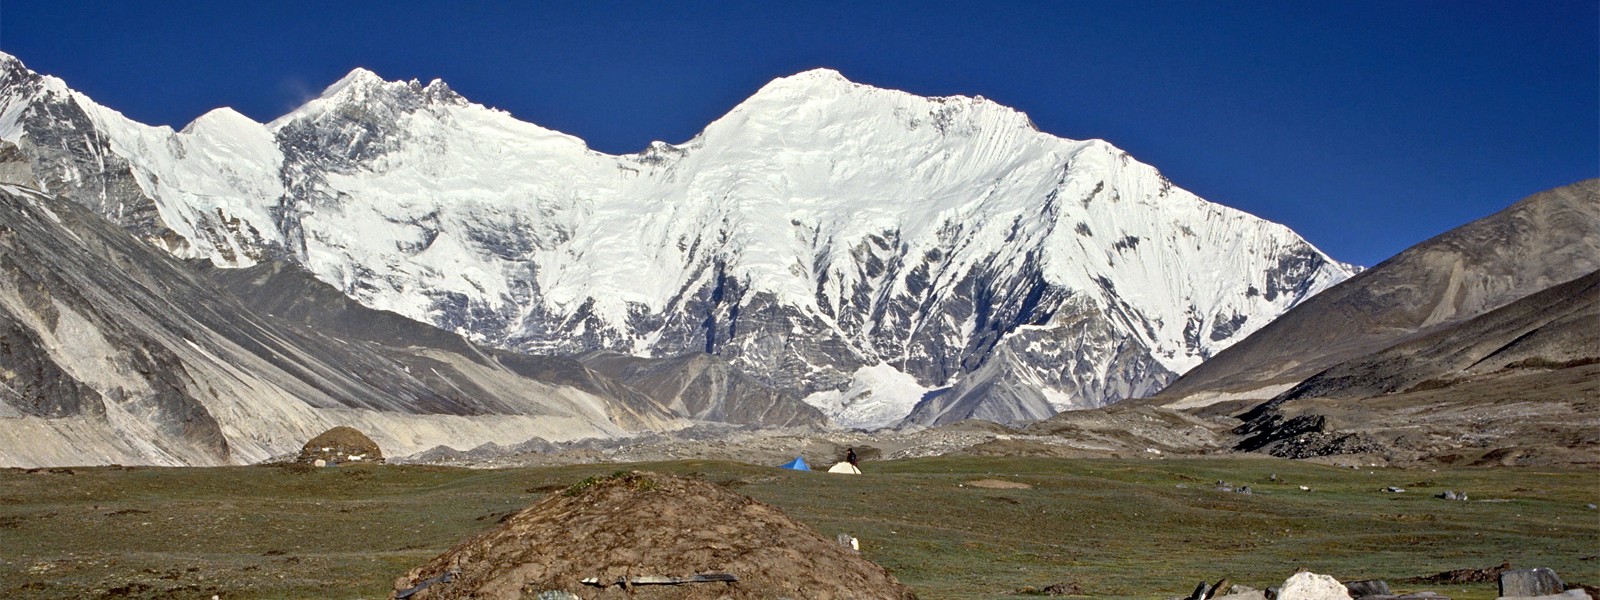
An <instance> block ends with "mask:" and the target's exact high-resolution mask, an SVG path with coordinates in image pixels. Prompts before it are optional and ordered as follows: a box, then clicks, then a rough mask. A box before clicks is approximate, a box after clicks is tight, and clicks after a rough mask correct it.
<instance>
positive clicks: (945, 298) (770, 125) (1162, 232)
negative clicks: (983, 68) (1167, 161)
mask: <svg viewBox="0 0 1600 600" xmlns="http://www.w3.org/2000/svg"><path fill="white" fill-rule="evenodd" d="M8 58H9V57H8ZM13 62H14V60H13ZM17 69H21V70H22V72H25V73H27V74H28V75H29V76H31V78H30V77H29V76H21V75H17V74H15V73H12V74H8V75H7V81H8V82H11V81H17V82H18V83H8V85H7V87H6V89H5V92H4V93H3V94H0V114H3V115H5V121H4V122H0V139H5V140H8V141H12V142H15V143H17V144H18V145H19V147H20V148H21V149H22V150H23V151H24V152H25V153H26V154H27V155H28V156H29V158H30V160H31V164H32V167H33V169H34V171H35V175H36V176H37V178H38V180H39V181H40V182H41V183H42V184H43V185H44V186H46V187H48V188H49V189H50V191H52V192H56V193H60V194H63V195H64V196H66V197H69V198H71V199H74V200H76V201H78V202H80V203H83V204H85V205H87V206H89V207H90V208H92V209H93V210H95V211H97V212H99V213H100V214H102V215H105V216H107V217H109V218H111V219H112V220H114V221H116V222H118V223H119V224H122V225H123V226H125V227H128V228H129V229H130V230H132V231H133V232H134V233H135V234H136V235H138V236H140V237H142V238H144V239H146V240H148V241H150V242H152V243H154V244H156V245H158V246H160V247H161V248H163V249H165V250H167V251H169V252H171V253H173V254H175V255H177V256H180V257H184V258H200V259H209V260H211V261H213V262H216V263H218V264H220V265H227V266H248V265H251V264H254V263H256V262H259V261H263V260H268V259H283V260H289V261H292V262H296V263H299V264H301V265H303V266H304V267H305V268H307V269H308V270H310V271H311V272H312V273H314V274H315V275H316V276H317V277H318V278H320V279H322V280H323V281H326V282H328V283H330V284H332V285H333V286H335V287H336V288H338V289H340V290H342V291H343V292H344V293H346V294H348V295H349V296H351V297H352V298H355V299H356V300H358V301H360V302H361V303H363V304H366V305H368V306H371V307H374V308H379V309H385V310H393V311H395V312H398V313H401V314H403V315H406V316H408V317H411V318H414V319H417V320H420V321H423V322H427V323H431V324H434V325H437V326H439V327H441V328H444V329H447V330H450V331H454V332H458V333H461V334H463V335H465V336H467V337H469V338H471V339H472V340H474V341H477V342H483V343H487V344H492V345H495V346H499V347H502V348H508V349H514V350H519V351H525V352H542V353H579V352H587V351H594V350H611V351H618V352H622V353H625V354H632V355H637V356H678V355H682V354H684V353H686V352H706V353H711V354H716V355H720V356H721V357H723V358H724V359H726V360H728V361H729V362H730V363H731V364H732V365H733V366H734V367H735V368H737V369H739V370H740V371H742V372H743V373H745V374H747V375H749V376H751V377H754V378H755V379H756V380H757V381H759V382H761V383H762V384H764V385H767V386H771V387H773V388H776V389H777V390H779V391H782V392H784V393H788V394H794V395H799V396H805V397H807V398H808V402H811V403H812V404H814V405H816V406H818V407H820V408H822V409H823V410H824V411H825V412H828V413H829V415H830V416H831V417H832V418H833V420H834V422H835V423H836V424H840V425H845V426H857V427H877V426H883V425H890V424H895V423H897V422H902V420H903V419H906V417H908V416H909V417H911V418H910V419H909V420H905V421H904V422H905V423H907V424H933V423H942V422H947V421H951V420H959V419H963V418H968V417H972V416H989V417H992V418H996V419H1001V420H1016V419H1024V418H1035V417H1037V416H1044V415H1048V414H1049V413H1051V412H1054V411H1057V410H1062V409H1067V408H1075V407H1090V406H1098V405H1102V404H1105V403H1108V402H1113V401H1116V400H1120V399H1123V398H1127V397H1131V396H1139V395H1145V394H1148V393H1151V392H1154V391H1155V390H1157V389H1159V388H1161V387H1162V386H1164V385H1166V384H1167V383H1168V382H1170V381H1171V380H1172V379H1174V378H1175V377H1176V376H1177V374H1179V373H1182V372H1184V371H1186V370H1188V369H1189V368H1191V367H1193V366H1194V365H1196V364H1198V363H1199V362H1200V361H1202V360H1204V359H1205V358H1207V357H1209V356H1211V355H1213V354H1215V353H1217V352H1219V351H1221V350H1222V349H1224V348H1226V347H1228V346H1229V345H1230V344H1232V343H1233V342H1234V341H1235V340H1238V339H1241V338H1242V337H1243V336H1245V335H1247V334H1249V333H1250V332H1252V331H1254V330H1255V329H1257V328H1259V327H1261V326H1262V325H1264V324H1266V323H1267V322H1268V321H1270V320H1272V319H1273V318H1274V317H1276V316H1277V315H1278V314H1281V313H1282V312H1283V311H1285V310H1287V309H1288V308H1290V307H1292V306H1294V305H1296V304H1298V303H1299V302H1301V301H1302V300H1305V299H1306V298H1308V297H1310V296H1311V295H1313V294H1315V293H1317V292H1318V291H1321V290H1322V289H1325V288H1327V287H1328V286H1331V285H1333V284H1335V283H1337V282H1339V281H1342V280H1343V279H1345V278H1347V277H1349V276H1350V275H1351V274H1352V269H1351V268H1350V267H1348V266H1346V265H1342V264H1340V263H1337V262H1335V261H1333V260H1331V259H1329V258H1328V257H1327V256H1326V255H1324V254H1323V253H1321V252H1320V251H1318V250H1317V249H1316V248H1313V247H1312V246H1311V245H1310V244H1308V243H1306V241H1305V240H1303V239H1301V238H1300V237H1299V236H1297V235H1295V234H1294V233H1293V232H1292V231H1290V230H1288V229H1287V228H1285V227H1283V226H1281V225H1277V224H1274V223H1269V222H1266V221H1263V220H1261V219H1258V218H1255V217H1253V216H1250V215H1247V214H1245V213H1242V212H1239V211H1236V210H1232V209H1229V208H1226V207H1223V206H1219V205H1216V204H1212V203H1209V202H1206V201H1204V200H1201V199H1200V198H1198V197H1196V196H1194V195H1193V194H1191V193H1189V192H1187V191H1185V190H1183V189H1182V188H1179V187H1177V186H1175V185H1174V184H1173V183H1172V182H1171V181H1169V180H1167V179H1166V178H1165V177H1163V176H1162V175H1161V174H1160V173H1159V172H1157V171H1156V169H1154V168H1152V167H1150V166H1149V165H1145V164H1143V163H1140V162H1138V161H1137V160H1134V159H1133V158H1132V157H1131V156H1129V155H1128V154H1127V153H1125V152H1123V151H1121V150H1119V149H1117V148H1116V147H1114V146H1112V145H1110V144H1108V143H1106V142H1103V141H1099V140H1089V141H1075V140H1068V139H1062V138H1058V137H1055V136H1052V135H1049V134H1046V133H1043V132H1040V131H1038V130H1037V129H1036V128H1035V127H1034V126H1033V124H1032V123H1031V122H1030V121H1029V120H1028V118H1027V116H1026V115H1024V114H1022V113H1020V112H1018V111H1015V110H1012V109H1009V108H1006V107H1003V106H1000V105H998V104H995V103H993V102H990V101H988V100H984V99H981V98H967V97H960V96H956V97H944V98H927V97H921V96H916V95H913V94H909V93H905V92H899V91H894V90H885V89H879V88H874V87H871V86H866V85H861V84H856V83H851V82H849V81H848V80H846V79H845V78H844V77H843V76H842V75H840V74H839V73H837V72H834V71H829V70H825V69H824V70H813V71H808V72H805V73H801V74H798V75H794V76H790V77H785V78H780V79H778V80H775V81H773V82H771V83H769V84H768V85H766V86H764V87H762V88H761V89H760V90H759V91H758V92H756V93H755V94H754V95H753V96H752V97H751V98H749V99H748V100H746V101H745V102H743V103H741V104H739V105H738V106H737V107H735V108H734V109H733V110H732V111H730V112H729V113H728V114H727V115H725V116H723V117H722V118H720V119H717V120H716V121H715V122H713V123H711V124H710V125H708V126H707V127H706V129H705V130H704V131H703V132H702V133H701V134H700V135H698V136H696V137H695V138H694V139H692V140H690V141H688V142H685V143H683V144H678V145H674V144H665V143H658V144H655V145H652V147H651V148H649V149H647V150H646V151H644V152H641V153H638V154H632V155H624V156H611V155H606V154H602V153H599V152H594V151H592V150H590V149H589V148H588V147H587V146H586V145H585V144H584V142H583V141H582V140H579V139H577V138H575V137H572V136H569V135H565V134H562V133H558V132H555V131H551V130H548V129H545V128H542V127H539V126H537V125H533V124H530V123H525V122H521V121H518V120H516V119H514V118H512V117H511V116H510V115H509V114H507V113H505V112H503V111H498V110H494V109H491V108H488V107H485V106H482V105H478V104H473V103H471V102H468V101H467V100H465V99H463V98H461V97H460V96H458V95H456V94H455V93H454V92H451V91H450V90H449V88H448V87H447V86H445V85H444V84H443V83H442V82H438V81H435V82H433V83H430V84H427V85H423V84H421V83H420V82H417V81H411V82H388V81H383V80H382V79H381V78H379V77H377V76H376V75H374V74H372V73H370V72H367V71H365V70H360V69H358V70H356V71H353V72H352V73H351V75H350V76H347V77H346V78H344V79H343V80H341V81H340V82H338V83H336V84H334V85H333V86H330V87H329V88H328V91H327V92H325V93H324V94H323V96H322V97H319V98H317V99H314V100H312V101H310V102H308V103H307V104H306V105H305V106H302V107H300V108H298V109H296V110H294V111H292V112H290V113H289V114H287V115H285V116H283V117H281V118H279V119H276V120H274V121H272V122H271V123H268V124H264V125H263V124H256V123H253V122H251V121H249V120H248V119H234V118H202V119H201V120H197V121H196V124H195V125H192V126H191V127H189V128H186V129H185V130H184V131H182V132H176V133H175V132H172V131H171V130H170V129H167V128H159V127H148V126H144V125H140V124H138V123H134V122H131V121H129V120H127V119H125V118H122V117H121V115H118V114H116V113H115V112H114V111H111V110H109V109H106V108H104V107H101V106H99V105H97V104H94V103H93V102H92V101H90V100H88V99H87V98H86V97H84V96H82V95H81V94H77V93H75V92H72V93H45V92H43V91H41V90H42V87H41V84H40V83H39V82H40V81H44V78H41V77H39V76H37V75H32V74H31V72H26V70H25V69H23V68H22V67H21V66H20V63H17V64H16V66H15V68H13V69H11V71H12V72H15V71H16V70H17ZM46 87H47V86H46ZM63 89H64V88H63ZM202 121H204V123H202ZM919 404H920V405H921V406H920V407H919V406H917V405H919ZM914 408H915V410H913V409H914Z"/></svg>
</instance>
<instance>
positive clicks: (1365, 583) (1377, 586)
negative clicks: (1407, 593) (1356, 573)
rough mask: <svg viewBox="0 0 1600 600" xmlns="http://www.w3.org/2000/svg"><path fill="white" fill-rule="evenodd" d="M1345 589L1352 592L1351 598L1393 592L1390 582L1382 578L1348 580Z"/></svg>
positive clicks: (1384, 594)
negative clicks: (1390, 589) (1390, 588)
mask: <svg viewBox="0 0 1600 600" xmlns="http://www.w3.org/2000/svg"><path fill="white" fill-rule="evenodd" d="M1344 589H1345V590H1346V591H1348V592H1350V597H1351V598H1367V597H1369V596H1387V595H1390V593H1391V592H1390V591H1389V582H1387V581H1384V580H1382V579H1363V580H1361V581H1350V582H1346V583H1345V584H1344Z"/></svg>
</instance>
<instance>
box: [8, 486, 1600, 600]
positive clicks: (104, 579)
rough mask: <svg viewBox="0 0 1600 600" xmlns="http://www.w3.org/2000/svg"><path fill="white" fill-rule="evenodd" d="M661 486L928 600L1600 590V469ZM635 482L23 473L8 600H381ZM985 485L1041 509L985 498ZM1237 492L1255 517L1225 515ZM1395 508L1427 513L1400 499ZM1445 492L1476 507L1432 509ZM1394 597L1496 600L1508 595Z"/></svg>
mask: <svg viewBox="0 0 1600 600" xmlns="http://www.w3.org/2000/svg"><path fill="white" fill-rule="evenodd" d="M639 467H640V468H647V469H650V470H657V471H664V472H674V473H686V474H699V475H701V476H703V477H705V478H707V479H709V480H711V481H714V482H717V483H720V484H723V485H726V486H729V487H732V488H735V489H737V490H738V491H739V492H741V493H744V494H748V495H751V496H754V497H756V498H757V499H759V500H762V501H765V502H768V503H771V504H774V505H776V506H778V507H780V508H782V509H783V510H785V511H786V512H787V513H788V514H790V515H791V516H793V517H795V518H796V519H797V520H799V521H801V522H802V523H806V524H808V525H809V526H811V527H813V528H815V529H817V530H818V532H819V533H821V534H822V535H823V536H825V537H828V538H831V537H833V536H834V535H835V534H837V533H841V532H843V533H849V534H851V535H854V536H856V537H858V538H860V539H861V543H862V550H863V552H864V553H865V555H866V556H867V557H868V558H870V559H872V560H874V561H876V562H878V563H879V564H882V565H884V566H885V567H888V568H889V569H890V570H891V571H892V572H893V573H895V575H896V576H897V577H899V578H900V580H901V581H903V582H904V583H906V584H908V585H910V586H911V587H912V588H913V589H915V590H916V591H917V592H918V594H919V595H920V596H921V597H922V598H925V599H928V598H995V597H1006V596H1009V595H1010V594H1011V593H1012V592H1015V591H1016V590H1019V589H1022V588H1024V587H1028V586H1031V587H1034V588H1042V587H1044V586H1047V585H1050V584H1053V583H1058V582H1077V583H1079V584H1081V586H1082V587H1083V589H1084V591H1085V592H1086V593H1087V594H1089V595H1092V596H1095V597H1142V598H1149V597H1169V596H1178V595H1182V594H1183V593H1185V592H1187V591H1188V590H1189V589H1191V588H1192V587H1193V586H1194V583H1195V582H1196V581H1199V580H1201V579H1209V580H1216V579H1219V578H1221V577H1223V576H1229V577H1232V579H1233V580H1234V581H1235V582H1240V583H1245V584H1248V585H1254V586H1257V587H1265V586H1268V585H1273V584H1275V583H1278V582H1281V581H1282V579H1283V578H1284V577H1286V576H1287V575H1288V574H1289V573H1291V572H1293V571H1294V569H1295V568H1297V567H1301V566H1304V567H1309V568H1311V569H1312V570H1314V571H1318V572H1325V573H1329V574H1333V575H1335V576H1338V577H1340V578H1341V579H1366V578H1386V579H1389V580H1390V581H1391V582H1396V581H1398V580H1400V579H1404V578H1408V577H1416V576H1423V575H1431V574H1433V573H1437V572H1440V571H1445V570H1450V569H1460V568H1469V567H1470V568H1477V567H1487V566H1493V565H1498V564H1500V563H1501V562H1502V561H1510V562H1511V563H1512V564H1513V565H1516V566H1548V567H1552V568H1554V569H1556V570H1557V572H1558V573H1560V574H1561V575H1562V576H1563V577H1564V578H1566V579H1567V580H1568V581H1569V582H1571V581H1576V582H1583V583H1590V584H1593V583H1596V582H1600V559H1596V558H1595V556H1596V555H1597V554H1600V548H1597V546H1600V513H1597V512H1596V511H1594V510H1590V509H1588V508H1586V507H1585V504H1588V503H1591V502H1600V473H1597V472H1595V471H1594V470H1592V469H1583V470H1578V469H1567V470H1562V469H1527V468H1492V469H1490V468H1439V469H1438V470H1437V471H1434V470H1431V469H1414V470H1402V469H1378V470H1368V469H1363V470H1352V469H1338V468H1333V467H1326V466H1319V465H1313V464H1308V463H1303V462H1290V461H1280V460H1271V459H1260V458H1248V457H1232V458H1216V459H1172V460H1069V459H1050V458H989V457H962V458H937V459H920V460H909V461H893V462H869V463H866V464H865V465H864V468H865V470H866V471H867V474H866V475H863V476H859V477H855V476H842V475H829V474H826V473H815V472H813V473H801V472H792V471H784V470H778V469H772V468H766V467H758V466H752V465H745V464H738V463H726V462H696V461H686V462H673V463H660V464H651V465H640V466H639ZM618 468H619V467H618V466H617V465H594V466H578V467H560V468H529V469H509V470H496V471H471V470H464V469H446V468H437V467H421V466H358V467H341V468H330V469H321V470H315V471H310V472H305V471H299V470H294V469H285V468H272V467H236V468H215V469H154V468H148V469H147V468H139V469H120V468H93V469H74V470H72V473H71V474H67V473H50V472H46V471H40V472H36V473H26V472H22V471H16V470H11V471H4V472H0V596H3V597H6V598H169V597H178V598H183V597H199V598H209V597H210V596H211V595H212V594H219V595H221V596H222V597H223V598H375V597H383V596H384V595H385V594H386V593H387V590H388V589H389V586H390V585H391V584H392V582H393V580H394V578H395V577H396V576H398V575H400V574H402V573H404V572H405V571H406V570H407V569H410V568H411V567H414V566H417V565H419V564H421V563H422V562H424V561H426V560H427V559H429V558H431V557H433V556H435V555H437V554H438V553H440V552H442V551H444V550H445V549H446V548H448V547H449V546H451V545H452V544H454V543H456V542H458V541H460V540H462V539H464V538H466V537H467V536H469V535H472V534H474V533H477V532H479V531H482V530H484V529H486V528H488V527H490V526H491V525H493V524H494V523H496V522H497V521H498V520H499V519H500V518H501V517H503V516H504V515H506V514H509V513H510V512H511V511H513V510H516V509H519V508H522V507H525V506H527V505H529V504H531V503H533V502H534V501H535V500H536V499H538V498H540V497H542V496H543V495H545V494H548V493H559V492H560V491H562V490H565V489H567V488H569V487H570V486H572V485H574V484H576V483H578V482H580V481H582V480H584V479H585V478H586V477H590V476H594V475H599V474H605V473H611V472H613V471H616V470H617V469H618ZM1273 474H1276V475H1277V481H1273V480H1272V479H1271V477H1270V476H1271V475H1273ZM982 479H997V480H1004V481H1010V482H1017V483H1025V484H1028V485H1030V486H1032V487H1031V489H990V488H977V487H972V486H969V485H964V484H967V483H969V482H972V481H974V480H982ZM1218 480H1223V481H1227V482H1230V483H1232V484H1234V485H1236V486H1242V485H1249V486H1251V487H1252V489H1253V491H1254V492H1255V493H1253V494H1251V495H1244V494H1239V493H1230V492H1222V491H1219V490H1217V489H1215V485H1214V484H1215V482H1216V481H1218ZM1301 485H1305V486H1308V487H1311V488H1312V489H1313V491H1311V492H1302V491H1300V489H1299V486H1301ZM1391 485H1393V486H1399V487H1403V488H1406V489H1407V491H1406V492H1405V493H1403V494H1392V493H1385V492H1381V491H1380V489H1381V488H1383V487H1385V486H1391ZM1445 489H1452V490H1459V491H1466V492H1467V493H1469V494H1470V495H1471V497H1472V499H1473V501H1469V502H1449V501H1445V500H1440V499H1437V498H1433V497H1432V495H1433V494H1434V493H1437V492H1440V491H1443V490H1445ZM1490 500H1493V501H1490ZM1395 587H1397V588H1400V589H1435V590H1436V591H1439V592H1442V593H1445V594H1447V595H1451V596H1453V597H1456V598H1469V599H1470V598H1492V597H1493V596H1494V588H1493V585H1492V584H1480V585H1476V586H1469V587H1466V588H1458V587H1452V588H1447V589H1442V588H1439V587H1432V588H1429V587H1428V586H1419V585H1399V584H1397V585H1396V586H1395Z"/></svg>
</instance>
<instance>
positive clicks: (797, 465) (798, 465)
mask: <svg viewBox="0 0 1600 600" xmlns="http://www.w3.org/2000/svg"><path fill="white" fill-rule="evenodd" d="M780 468H783V469H794V470H796V471H810V470H811V467H808V466H806V458H805V457H804V456H796V457H794V460H791V461H789V462H788V464H785V465H783V466H782V467H780Z"/></svg>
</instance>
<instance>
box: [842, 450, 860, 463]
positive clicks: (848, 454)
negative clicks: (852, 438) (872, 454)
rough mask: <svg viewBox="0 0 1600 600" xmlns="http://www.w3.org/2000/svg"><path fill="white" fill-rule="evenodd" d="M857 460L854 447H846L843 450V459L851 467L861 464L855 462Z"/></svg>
mask: <svg viewBox="0 0 1600 600" xmlns="http://www.w3.org/2000/svg"><path fill="white" fill-rule="evenodd" d="M857 460H859V459H857V458H856V449H855V448H846V449H845V451H844V461H845V462H847V463H850V466H852V467H859V466H861V465H858V464H856V461H857Z"/></svg>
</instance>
